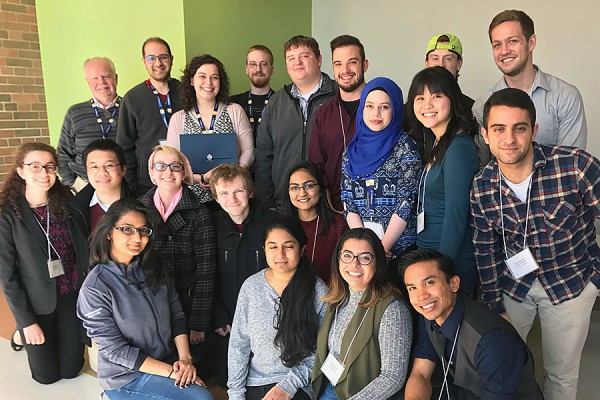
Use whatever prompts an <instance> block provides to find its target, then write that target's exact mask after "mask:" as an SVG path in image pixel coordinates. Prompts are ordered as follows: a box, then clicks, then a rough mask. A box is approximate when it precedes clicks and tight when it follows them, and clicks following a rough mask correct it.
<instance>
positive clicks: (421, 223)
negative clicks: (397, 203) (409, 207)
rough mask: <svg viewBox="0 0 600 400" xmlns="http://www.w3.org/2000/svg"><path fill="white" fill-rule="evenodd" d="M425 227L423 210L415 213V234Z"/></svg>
mask: <svg viewBox="0 0 600 400" xmlns="http://www.w3.org/2000/svg"><path fill="white" fill-rule="evenodd" d="M423 229H425V211H421V212H420V213H419V214H417V235H418V234H419V233H421V232H423Z"/></svg>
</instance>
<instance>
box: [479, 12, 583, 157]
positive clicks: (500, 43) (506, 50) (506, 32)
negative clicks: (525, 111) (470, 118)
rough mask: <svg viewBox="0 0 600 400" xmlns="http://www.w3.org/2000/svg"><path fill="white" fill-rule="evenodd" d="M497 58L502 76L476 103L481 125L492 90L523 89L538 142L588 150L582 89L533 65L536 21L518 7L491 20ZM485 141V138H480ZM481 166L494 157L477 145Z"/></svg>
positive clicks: (490, 31)
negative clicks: (533, 113) (534, 118)
mask: <svg viewBox="0 0 600 400" xmlns="http://www.w3.org/2000/svg"><path fill="white" fill-rule="evenodd" d="M488 34H489V37H490V42H491V44H492V50H493V54H494V61H495V62H496V65H497V66H498V69H500V71H502V73H503V77H502V79H500V81H498V83H496V84H495V85H494V86H493V87H492V88H491V89H490V90H488V91H487V92H486V93H485V94H484V95H483V96H481V97H480V98H479V99H478V100H477V101H476V102H475V104H474V105H473V115H474V116H475V118H477V122H479V125H480V126H481V125H482V117H483V105H484V104H485V102H486V101H487V99H488V98H489V97H490V96H491V95H492V93H494V92H496V91H498V90H500V89H504V88H507V87H511V88H516V89H521V90H523V91H524V92H526V93H527V94H529V96H530V97H531V100H533V103H534V104H535V109H536V110H537V121H536V123H537V124H538V125H539V130H538V133H537V136H536V142H538V143H540V144H548V145H556V144H560V145H564V146H574V147H579V148H582V149H585V146H586V142H587V125H586V122H585V112H584V109H583V99H582V98H581V94H580V93H579V90H577V88H576V87H575V86H573V85H570V84H568V83H566V82H565V81H562V80H560V79H558V78H556V77H554V76H552V75H550V74H547V73H544V72H542V70H541V69H540V68H539V67H538V66H537V65H534V64H533V50H534V49H535V45H536V42H537V37H536V36H535V33H534V26H533V20H532V19H531V18H530V17H529V16H528V15H527V14H525V13H524V12H523V11H519V10H505V11H502V12H501V13H499V14H498V15H496V16H495V17H494V19H492V22H491V23H490V27H489V30H488ZM480 142H481V143H483V141H480ZM478 152H479V158H480V160H481V164H482V166H484V165H486V164H487V163H488V161H489V160H490V158H491V155H490V152H489V148H487V147H485V148H483V146H482V147H480V146H479V145H478Z"/></svg>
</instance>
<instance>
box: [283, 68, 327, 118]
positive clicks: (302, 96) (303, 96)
mask: <svg viewBox="0 0 600 400" xmlns="http://www.w3.org/2000/svg"><path fill="white" fill-rule="evenodd" d="M322 84H323V74H321V79H319V83H318V84H317V86H315V87H314V88H313V90H311V91H310V92H308V93H300V90H299V89H298V86H296V84H295V83H294V84H292V89H291V90H290V94H291V95H292V97H294V98H295V99H297V100H298V101H299V102H300V108H301V109H302V115H303V116H304V120H305V121H306V118H307V114H308V100H309V99H310V96H312V95H313V94H315V93H317V92H318V91H319V89H321V85H322Z"/></svg>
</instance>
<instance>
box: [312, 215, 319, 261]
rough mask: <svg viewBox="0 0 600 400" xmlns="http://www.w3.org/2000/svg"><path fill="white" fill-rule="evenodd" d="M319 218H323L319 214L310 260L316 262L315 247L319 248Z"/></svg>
mask: <svg viewBox="0 0 600 400" xmlns="http://www.w3.org/2000/svg"><path fill="white" fill-rule="evenodd" d="M319 218H321V217H320V216H318V215H317V227H316V228H315V240H314V241H313V248H312V257H311V258H310V262H313V263H314V262H315V249H316V248H317V234H318V233H319Z"/></svg>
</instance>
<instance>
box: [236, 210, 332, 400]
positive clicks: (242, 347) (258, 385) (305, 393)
mask: <svg viewBox="0 0 600 400" xmlns="http://www.w3.org/2000/svg"><path fill="white" fill-rule="evenodd" d="M306 242H307V239H306V235H305V233H304V230H303V229H302V225H301V224H300V221H298V220H297V219H296V218H293V217H286V216H277V217H274V218H273V219H272V220H271V221H269V223H267V226H266V227H265V242H264V243H265V255H266V259H267V264H268V266H269V268H267V269H265V270H263V271H260V272H258V273H256V274H254V275H252V276H251V277H250V278H248V279H247V280H246V281H245V282H244V284H243V285H242V288H241V290H240V294H239V297H238V301H237V307H236V309H235V317H234V319H233V325H232V328H231V338H230V340H229V358H228V365H229V367H228V369H229V371H228V372H229V380H228V382H227V386H228V387H229V390H228V391H227V393H228V395H229V399H230V400H244V399H246V400H253V399H263V398H265V399H275V400H289V399H292V398H293V399H309V398H310V399H313V398H314V396H313V393H312V389H311V386H310V374H311V371H312V366H313V361H314V351H315V348H316V343H317V332H318V330H319V326H320V323H321V320H322V317H323V315H324V313H325V306H324V303H323V302H322V301H321V300H320V297H321V296H323V295H324V294H325V293H326V291H327V287H326V286H325V284H324V283H323V282H322V281H321V280H320V279H318V278H317V277H316V275H315V272H314V270H313V268H312V266H311V265H310V262H309V261H308V259H307V258H306V257H305V256H304V254H303V253H304V249H305V247H306Z"/></svg>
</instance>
